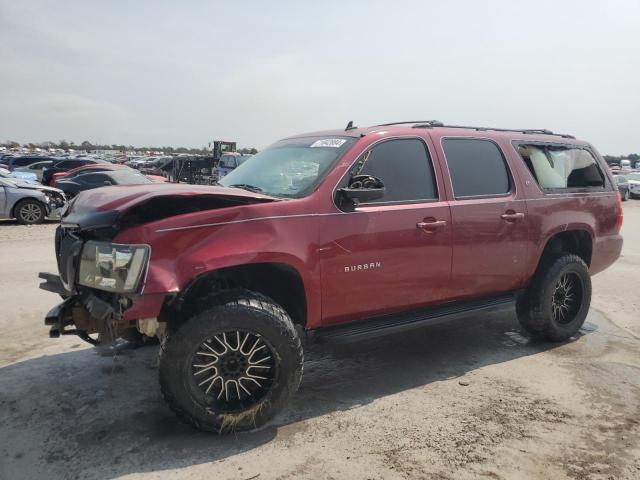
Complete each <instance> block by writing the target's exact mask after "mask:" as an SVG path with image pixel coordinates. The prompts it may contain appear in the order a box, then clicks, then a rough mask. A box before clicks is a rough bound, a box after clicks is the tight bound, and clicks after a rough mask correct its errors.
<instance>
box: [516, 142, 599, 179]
mask: <svg viewBox="0 0 640 480" xmlns="http://www.w3.org/2000/svg"><path fill="white" fill-rule="evenodd" d="M517 150H518V153H519V154H520V157H521V158H522V160H523V161H524V163H525V164H526V165H527V168H528V169H529V171H530V172H531V174H532V175H533V178H535V180H536V182H537V183H538V185H539V186H540V188H541V189H542V190H550V191H555V190H569V189H601V188H604V175H603V173H602V171H601V170H600V167H599V165H598V162H597V161H596V159H595V158H594V157H593V155H592V154H591V152H589V150H586V149H584V148H579V147H572V146H569V145H541V144H527V143H520V144H518V145H517Z"/></svg>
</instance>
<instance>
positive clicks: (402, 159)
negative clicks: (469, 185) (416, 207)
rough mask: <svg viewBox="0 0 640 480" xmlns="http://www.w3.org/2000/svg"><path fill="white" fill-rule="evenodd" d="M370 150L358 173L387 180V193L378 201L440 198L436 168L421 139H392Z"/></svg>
mask: <svg viewBox="0 0 640 480" xmlns="http://www.w3.org/2000/svg"><path fill="white" fill-rule="evenodd" d="M369 152H370V153H369ZM369 152H367V153H365V155H364V157H363V158H365V159H366V160H365V163H364V165H363V166H362V168H361V169H360V171H359V172H356V174H358V175H373V176H375V177H378V178H379V179H380V180H382V183H384V186H385V191H386V193H385V195H384V197H383V198H381V199H379V200H375V201H374V202H375V203H381V202H398V201H412V200H433V199H435V198H437V197H438V195H437V190H436V184H435V181H434V175H433V167H432V165H431V160H430V159H429V155H428V153H427V149H426V147H425V145H424V143H422V141H420V140H417V139H413V138H411V139H401V140H389V141H387V142H383V143H380V144H378V145H376V146H375V147H373V148H372V149H371V150H370V151H369ZM374 202H372V203H374Z"/></svg>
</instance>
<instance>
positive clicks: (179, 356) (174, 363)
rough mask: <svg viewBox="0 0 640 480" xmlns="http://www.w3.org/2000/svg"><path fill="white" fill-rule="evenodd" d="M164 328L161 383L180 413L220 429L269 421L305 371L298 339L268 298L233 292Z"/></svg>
mask: <svg viewBox="0 0 640 480" xmlns="http://www.w3.org/2000/svg"><path fill="white" fill-rule="evenodd" d="M215 303H216V304H214V305H212V306H210V307H208V308H206V309H205V310H204V311H202V312H201V313H198V314H196V315H195V316H193V317H192V318H190V319H188V320H187V321H186V322H185V323H184V324H182V325H181V326H180V327H179V328H178V329H177V331H174V332H169V333H168V334H167V336H166V338H165V341H164V343H163V345H162V348H161V351H160V387H161V390H162V393H163V396H164V398H165V400H166V401H167V402H168V403H169V406H170V407H171V408H172V409H173V410H174V411H175V412H176V413H177V414H178V416H179V417H180V418H182V419H183V420H185V421H186V422H188V423H191V424H193V425H195V426H196V427H198V428H200V429H203V430H208V431H213V432H217V433H229V432H232V431H243V430H250V429H253V428H257V427H260V426H262V425H264V424H265V423H266V422H268V421H269V420H270V419H271V418H273V416H274V415H275V414H276V413H278V411H280V410H281V408H282V407H283V406H284V405H285V404H286V402H287V400H288V399H289V397H290V396H291V394H292V393H294V392H295V391H296V390H297V388H298V385H299V384H300V379H301V376H302V363H303V353H302V346H301V344H300V339H299V337H298V335H297V332H296V330H295V328H294V325H293V322H292V321H291V319H290V318H289V316H288V315H287V313H286V312H285V311H284V310H283V309H282V308H281V307H280V306H278V305H277V304H275V303H274V302H273V301H272V300H270V299H268V298H267V297H264V296H262V295H258V294H255V293H252V292H248V291H237V292H235V293H233V294H230V295H225V298H224V299H222V297H220V298H219V299H218V300H217V301H216V302H215Z"/></svg>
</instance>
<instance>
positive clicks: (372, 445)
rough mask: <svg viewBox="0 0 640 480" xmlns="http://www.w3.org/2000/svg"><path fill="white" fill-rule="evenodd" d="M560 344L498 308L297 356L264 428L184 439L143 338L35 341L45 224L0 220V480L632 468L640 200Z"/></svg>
mask: <svg viewBox="0 0 640 480" xmlns="http://www.w3.org/2000/svg"><path fill="white" fill-rule="evenodd" d="M624 209H625V224H624V228H623V234H624V235H625V241H626V243H625V247H624V252H623V256H622V258H621V259H620V260H619V261H618V263H617V264H616V265H615V266H613V267H612V268H611V269H609V270H608V271H606V272H604V273H602V274H600V275H598V276H596V277H594V279H593V281H594V299H593V308H592V310H591V312H590V313H589V317H588V318H587V322H586V323H585V326H584V327H583V329H582V330H581V332H580V334H579V335H578V336H577V337H576V338H574V339H572V340H571V341H569V342H566V343H564V344H550V343H540V342H533V341H530V340H528V339H527V338H526V336H525V335H524V333H523V332H522V331H521V330H520V328H519V326H518V323H517V321H516V318H515V316H514V315H513V314H509V315H501V316H496V315H494V316H486V318H475V319H472V320H467V321H462V322H456V323H451V324H447V325H440V326H437V327H433V328H429V329H425V330H420V331H417V332H413V333H411V334H410V335H406V334H404V335H396V336H393V337H387V338H384V339H379V340H376V341H369V342H364V343H358V344H352V345H350V346H347V347H341V348H336V347H333V348H331V349H321V348H318V347H314V348H313V349H312V350H311V351H309V352H307V361H306V363H305V374H304V380H303V383H302V386H301V388H300V391H299V392H298V393H297V395H296V396H295V397H294V398H293V400H292V402H291V404H290V405H289V407H288V408H287V409H286V411H285V412H283V414H281V415H280V416H279V417H278V418H277V419H276V420H275V421H274V422H272V424H271V425H270V426H268V427H266V428H264V429H262V430H260V431H258V432H252V433H245V434H239V435H235V436H230V437H220V436H216V435H210V434H203V433H199V432H197V431H195V430H193V429H192V428H190V427H188V426H185V425H182V424H181V423H180V422H179V421H178V420H177V419H176V418H175V417H174V416H173V414H172V413H171V412H170V411H169V410H168V409H167V408H166V406H165V405H164V403H163V401H162V399H161V398H160V395H159V391H158V386H157V362H156V358H157V347H148V348H142V349H138V350H129V351H126V352H123V353H121V354H120V355H118V356H116V357H112V356H102V355H100V354H99V353H98V352H97V351H96V350H95V349H93V348H91V347H90V346H88V345H87V344H85V343H84V342H82V341H80V340H78V339H76V338H75V337H65V338H61V339H57V340H51V339H49V338H48V336H47V328H46V327H45V326H44V325H43V316H44V314H45V313H46V312H47V310H48V309H49V308H50V307H52V306H53V305H54V304H55V303H56V302H57V301H58V299H57V297H56V296H55V295H54V294H51V293H47V292H44V291H41V290H38V287H37V285H38V283H39V282H38V279H37V273H38V272H39V271H43V270H44V271H51V272H53V271H55V262H54V256H53V232H54V229H55V224H48V225H42V226H35V227H21V226H18V225H15V224H14V223H12V222H0V298H1V303H2V311H1V313H0V332H1V336H0V478H1V479H11V480H13V479H40V478H42V479H54V478H65V479H66V478H83V479H84V478H88V479H113V478H136V479H138V478H144V479H152V478H153V479H155V478H159V479H165V478H187V479H197V478H215V479H238V480H248V479H260V480H262V479H298V478H312V479H329V478H335V479H407V478H426V479H432V478H433V479H470V478H489V479H520V478H526V479H530V478H534V479H538V478H539V479H564V478H569V479H640V315H639V314H638V309H639V307H640V305H639V300H638V298H640V297H639V295H640V294H639V293H638V290H637V288H638V286H639V283H640V282H639V281H640V270H639V267H640V201H630V202H627V203H626V204H625V207H624Z"/></svg>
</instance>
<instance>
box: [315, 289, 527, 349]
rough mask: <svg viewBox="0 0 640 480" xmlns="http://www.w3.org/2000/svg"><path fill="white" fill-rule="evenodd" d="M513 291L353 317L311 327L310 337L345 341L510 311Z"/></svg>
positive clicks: (512, 303) (323, 340)
mask: <svg viewBox="0 0 640 480" xmlns="http://www.w3.org/2000/svg"><path fill="white" fill-rule="evenodd" d="M514 308H515V295H514V294H512V293H510V294H506V295H500V296H496V297H489V298H484V299H480V300H472V301H466V302H455V303H448V304H446V305H439V306H436V307H428V308H422V309H419V310H412V311H408V312H400V313H393V314H387V315H382V316H379V317H374V318H371V319H366V320H364V319H363V320H356V321H353V322H349V323H344V324H340V325H332V326H329V327H322V328H318V329H315V330H311V331H310V332H309V333H310V339H311V340H313V341H318V342H349V341H357V340H363V339H367V338H374V337H379V336H383V335H388V334H390V333H396V332H402V331H406V330H412V329H414V328H421V327H426V326H428V325H435V324H438V323H443V322H447V321H451V320H457V319H460V318H467V317H470V316H476V315H480V314H483V313H495V312H506V311H509V310H511V311H513V310H514Z"/></svg>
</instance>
